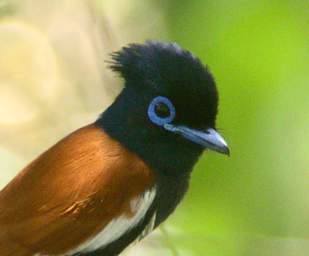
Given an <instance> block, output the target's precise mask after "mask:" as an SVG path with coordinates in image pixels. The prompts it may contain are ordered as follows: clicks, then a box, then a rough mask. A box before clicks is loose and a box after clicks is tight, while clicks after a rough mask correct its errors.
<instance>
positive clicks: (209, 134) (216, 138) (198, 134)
mask: <svg viewBox="0 0 309 256" xmlns="http://www.w3.org/2000/svg"><path fill="white" fill-rule="evenodd" d="M164 128H165V129H166V130H167V131H170V132H173V133H176V134H179V135H180V136H182V137H184V138H185V139H187V140H190V141H192V142H194V143H196V144H198V145H200V146H202V147H203V148H205V149H209V150H213V151H216V152H219V153H222V154H225V155H230V149H229V147H228V145H227V143H226V142H225V140H224V139H223V138H222V136H221V135H220V134H219V133H218V132H217V131H216V130H214V129H212V128H209V129H207V130H206V131H201V130H196V129H192V128H189V127H186V126H182V125H180V126H176V125H172V124H165V125H164Z"/></svg>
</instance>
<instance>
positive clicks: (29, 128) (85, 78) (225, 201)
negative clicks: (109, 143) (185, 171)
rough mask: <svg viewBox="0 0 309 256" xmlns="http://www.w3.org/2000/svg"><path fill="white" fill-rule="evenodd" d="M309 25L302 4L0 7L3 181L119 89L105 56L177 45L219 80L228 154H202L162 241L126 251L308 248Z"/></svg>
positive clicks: (285, 253)
mask: <svg viewBox="0 0 309 256" xmlns="http://www.w3.org/2000/svg"><path fill="white" fill-rule="evenodd" d="M308 27H309V3H308V1H306V0H303V1H302V0H296V1H291V0H289V1H288V0H281V1H279V0H270V1H266V0H261V1H258V0H252V1H236V0H232V1H226V0H219V1H204V0H191V1H179V0H177V1H176V0H168V1H163V0H161V1H154V0H153V1H137V0H116V1H112V0H109V1H103V0H96V1H94V0H93V1H90V0H88V1H77V0H76V1H73V0H64V1H61V2H59V1H58V2H57V1H51V0H42V1H33V0H24V1H18V0H10V1H5V0H2V1H0V141H1V143H0V168H1V172H0V186H3V185H5V183H7V182H8V180H9V179H10V178H12V176H13V175H14V173H16V172H18V171H19V170H20V168H22V167H23V166H24V165H25V164H26V163H27V162H29V161H30V160H31V159H33V157H35V156H36V155H37V154H39V153H40V152H41V151H43V150H44V149H46V148H47V147H48V146H49V145H52V144H53V143H54V142H56V141H57V140H58V139H59V138H61V137H63V136H64V135H65V134H67V133H68V132H70V131H72V130H74V129H75V128H77V127H79V126H81V125H83V124H86V123H89V122H90V121H91V120H94V119H95V118H96V116H97V115H98V114H99V113H100V112H101V111H102V110H103V109H104V108H105V107H106V106H107V105H108V104H109V103H110V102H111V101H112V99H113V98H114V97H115V95H117V92H118V91H119V89H120V83H119V82H120V81H119V80H118V79H116V78H115V76H113V75H112V74H111V73H110V72H109V71H108V70H107V69H106V64H105V63H104V60H106V59H108V55H107V54H108V53H109V52H110V51H112V50H115V49H118V48H119V47H120V46H121V45H123V44H124V43H127V42H133V41H134V42H136V41H138V42H142V41H144V40H145V39H164V40H170V41H176V42H178V43H179V44H180V45H181V46H183V47H185V48H188V49H190V50H192V51H193V52H194V53H195V54H196V55H197V56H199V57H200V58H201V59H202V61H203V62H204V63H206V64H207V65H208V66H209V68H210V69H211V71H212V72H213V74H214V76H215V78H216V81H217V84H218V88H219V91H220V112H219V116H218V122H217V125H218V128H219V130H220V131H221V133H222V134H224V137H225V138H226V139H227V140H228V142H229V144H230V147H231V151H232V154H231V157H230V158H225V157H222V156H219V155H216V154H213V153H205V157H203V158H202V159H201V160H200V162H199V164H198V165H197V166H196V168H195V171H194V172H193V174H192V182H191V188H190V191H189V193H188V195H187V197H186V199H185V201H184V202H183V204H182V205H181V206H180V207H179V208H178V210H177V211H176V212H175V214H174V215H173V216H172V217H171V218H170V219H169V220H168V222H167V224H166V230H167V233H168V236H166V235H164V234H162V233H160V232H157V233H156V234H155V235H154V236H152V237H150V238H148V239H146V241H145V242H144V243H142V244H141V246H140V247H138V248H137V247H134V248H132V249H131V250H130V251H129V252H128V254H130V255H159V254H161V255H169V254H170V255H172V254H173V253H172V251H175V249H176V250H177V251H178V252H177V255H212V256H216V255H218V256H221V255H229V256H230V255H235V256H239V255H244V256H247V255H253V256H254V255H263V256H264V255H265V256H268V255H269V256H273V255H280V256H303V255H308V253H309V221H308V216H309V197H308V196H307V195H308V193H309V158H308V157H307V154H308V148H309V117H308V110H309V100H308V92H309V90H308V82H309V78H308V72H309V69H308V68H309V62H308V59H309V58H308V57H309V56H308V55H309V51H308V50H309V49H308V47H309V45H308V42H309V38H308V36H309V35H308ZM166 247H168V248H170V250H168V251H166V249H164V248H166ZM172 247H173V248H174V249H173V250H172V249H171V248H172ZM145 250H146V252H145ZM174 254H175V253H174Z"/></svg>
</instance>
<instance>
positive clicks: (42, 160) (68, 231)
mask: <svg viewBox="0 0 309 256" xmlns="http://www.w3.org/2000/svg"><path fill="white" fill-rule="evenodd" d="M154 184H155V181H154V175H153V172H152V170H151V169H150V168H149V167H148V166H147V164H145V163H144V162H143V161H142V160H141V159H140V158H139V157H138V156H137V155H135V154H134V153H132V152H130V151H128V150H127V149H126V148H124V147H122V145H121V144H119V143H118V142H117V141H115V140H113V139H112V138H111V137H109V136H108V135H107V134H106V133H105V132H104V131H103V130H102V129H101V128H99V127H96V126H95V125H88V126H86V127H83V128H81V129H79V130H77V131H75V132H73V133H72V134H70V135H68V136H67V137H65V138H64V139H62V140H61V141H59V142H58V143H57V144H55V145H54V146H53V147H51V148H50V149H49V150H47V151H46V152H44V153H43V154H42V155H41V156H39V157H38V158H37V159H36V160H34V161H33V162H32V163H30V165H28V166H27V167H26V168H25V169H24V170H22V172H21V173H20V174H19V175H18V176H17V177H15V178H14V179H13V180H12V181H11V182H10V183H9V184H8V185H7V186H6V187H5V188H4V189H3V190H2V191H1V192H0V227H1V230H2V231H0V240H1V235H2V237H4V233H5V234H6V237H10V239H11V241H12V240H14V241H17V242H16V246H19V247H20V246H21V245H23V247H27V248H35V250H38V251H43V252H46V253H59V252H62V251H65V250H68V249H72V248H74V247H76V246H77V245H79V244H81V243H82V242H84V241H86V240H87V239H88V238H90V237H91V236H94V235H95V234H99V233H100V232H102V231H103V230H104V228H106V227H110V226H109V224H110V223H113V225H114V228H115V226H117V225H116V224H117V223H118V224H119V223H120V224H122V225H123V224H124V223H128V224H130V219H134V217H136V214H141V212H140V210H139V207H138V206H139V205H140V206H141V205H142V204H143V202H144V201H145V200H143V199H144V198H147V196H148V197H149V193H150V192H151V191H152V192H151V193H152V194H151V195H150V196H151V200H153V191H154V186H155V185H154ZM149 191H150V192H149ZM147 193H148V195H147ZM148 201H149V200H148ZM147 204H149V202H148V203H147ZM148 207H149V205H148ZM117 220H123V221H122V222H121V221H120V222H119V221H118V222H117ZM111 227H112V228H113V226H111ZM116 229H117V228H116ZM75 230H79V232H74V231H75ZM119 232H120V231H119ZM107 240H108V239H107ZM0 242H1V241H0ZM0 244H1V243H0ZM0 249H1V247H0ZM0 252H1V251H0ZM1 255H2V254H1Z"/></svg>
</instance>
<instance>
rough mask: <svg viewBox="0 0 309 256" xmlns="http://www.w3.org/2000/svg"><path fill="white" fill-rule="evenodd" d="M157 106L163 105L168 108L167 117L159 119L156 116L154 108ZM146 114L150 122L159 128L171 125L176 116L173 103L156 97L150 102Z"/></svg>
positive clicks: (164, 98) (161, 97)
mask: <svg viewBox="0 0 309 256" xmlns="http://www.w3.org/2000/svg"><path fill="white" fill-rule="evenodd" d="M158 104H164V105H165V106H166V107H167V108H168V110H169V116H167V117H160V116H158V115H157V113H156V106H158ZM147 113H148V117H149V119H150V121H151V122H153V123H154V124H156V125H159V126H164V125H165V124H169V123H171V122H172V121H173V120H174V118H175V116H176V110H175V107H174V105H173V103H172V102H171V101H170V100H169V99H168V98H166V97H163V96H157V97H155V98H154V99H153V100H152V101H151V102H150V104H149V107H148V111H147Z"/></svg>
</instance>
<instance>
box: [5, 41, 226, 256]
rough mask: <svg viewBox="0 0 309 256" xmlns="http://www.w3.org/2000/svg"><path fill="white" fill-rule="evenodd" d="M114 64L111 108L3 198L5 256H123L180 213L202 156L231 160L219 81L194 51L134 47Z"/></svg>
mask: <svg viewBox="0 0 309 256" xmlns="http://www.w3.org/2000/svg"><path fill="white" fill-rule="evenodd" d="M108 65H109V67H110V68H111V69H112V70H113V71H114V72H116V73H117V74H118V76H119V77H120V79H122V80H123V84H124V86H123V88H122V90H121V92H120V93H119V95H118V96H117V97H116V98H115V100H114V102H113V103H112V104H111V105H110V106H109V107H108V108H107V109H106V110H105V111H104V112H103V113H101V114H100V115H99V116H98V118H97V119H96V120H94V121H93V123H91V124H88V125H86V126H84V127H82V128H80V129H78V130H76V131H74V132H72V133H71V134H69V135H67V136H66V137H64V138H63V139H61V140H60V141H59V142H57V143H56V144H55V145H53V146H52V147H51V148H49V149H48V150H46V151H45V152H43V153H42V154H41V155H39V156H38V157H37V158H36V159H35V160H34V161H32V162H31V163H30V164H29V165H27V166H26V167H25V168H24V169H22V170H21V172H20V173H18V174H17V176H16V177H15V178H13V179H12V181H10V182H9V183H8V184H7V185H6V186H5V187H4V188H3V189H2V190H1V191H0V255H1V256H12V255H14V256H30V255H31V256H32V255H35V256H49V255H52V256H55V255H66V256H67V255H68V256H81V255H82V256H99V255H100V256H115V255H119V254H120V253H122V252H123V251H124V250H125V249H126V248H127V247H128V246H129V245H131V244H134V243H135V242H137V241H140V240H141V239H143V238H144V237H145V236H147V235H148V234H149V233H151V232H152V231H153V230H154V229H155V228H156V227H158V226H159V225H160V224H161V223H162V222H163V221H165V220H166V219H167V217H168V216H170V215H171V214H172V213H173V212H174V210H175V209H176V207H177V205H178V204H179V203H180V202H181V200H182V199H183V198H184V195H185V194H186V192H187V191H188V187H189V181H190V176H191V173H192V170H193V167H194V165H195V164H196V163H197V161H198V159H199V158H200V156H201V155H202V153H203V152H204V151H210V150H212V151H216V152H218V153H222V154H225V155H229V152H230V151H229V147H228V145H227V143H226V141H225V140H224V139H223V137H222V136H221V135H220V134H219V132H218V131H217V130H216V116H217V112H218V98H219V97H218V91H217V87H216V83H215V80H214V78H213V75H212V74H211V72H210V71H209V69H208V67H207V66H206V65H204V64H203V63H202V62H201V60H200V59H199V58H198V57H196V56H195V55H193V54H192V53H191V52H190V51H188V50H185V49H183V48H181V47H180V46H179V45H178V44H176V43H171V42H160V41H146V42H144V43H131V44H128V45H125V46H124V47H122V48H121V49H120V50H118V51H116V52H113V53H112V54H111V57H110V60H109V61H108Z"/></svg>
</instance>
